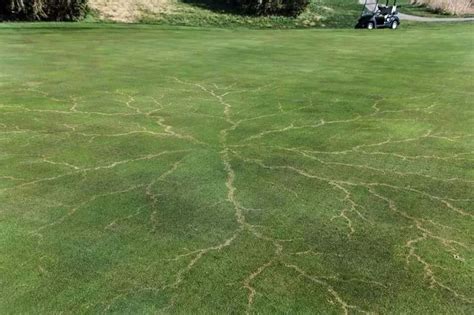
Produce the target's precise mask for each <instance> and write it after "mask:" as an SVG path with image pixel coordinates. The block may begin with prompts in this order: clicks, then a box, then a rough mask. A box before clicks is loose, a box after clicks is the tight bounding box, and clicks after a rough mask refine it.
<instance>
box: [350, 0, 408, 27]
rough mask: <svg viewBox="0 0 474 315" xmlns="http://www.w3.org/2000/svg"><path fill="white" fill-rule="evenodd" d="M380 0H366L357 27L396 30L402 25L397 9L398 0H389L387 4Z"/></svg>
mask: <svg viewBox="0 0 474 315" xmlns="http://www.w3.org/2000/svg"><path fill="white" fill-rule="evenodd" d="M379 2H380V0H365V3H364V9H363V11H362V14H361V16H360V18H359V22H358V23H357V25H356V28H367V29H369V30H372V29H374V28H391V29H392V30H396V29H397V28H398V26H399V25H400V18H399V17H398V11H397V0H392V2H393V4H392V5H389V2H391V0H387V1H386V2H385V5H383V4H379Z"/></svg>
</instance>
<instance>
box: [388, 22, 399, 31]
mask: <svg viewBox="0 0 474 315" xmlns="http://www.w3.org/2000/svg"><path fill="white" fill-rule="evenodd" d="M398 25H400V24H399V23H398V21H397V20H395V21H393V22H392V25H390V28H391V29H392V30H396V29H397V28H398Z"/></svg>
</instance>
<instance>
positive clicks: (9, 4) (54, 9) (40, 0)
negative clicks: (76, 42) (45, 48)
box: [0, 0, 87, 21]
mask: <svg viewBox="0 0 474 315" xmlns="http://www.w3.org/2000/svg"><path fill="white" fill-rule="evenodd" d="M0 1H1V2H2V4H0V16H1V17H2V18H3V19H8V20H46V21H76V20H80V19H81V18H83V17H84V16H85V14H86V12H87V0H0Z"/></svg>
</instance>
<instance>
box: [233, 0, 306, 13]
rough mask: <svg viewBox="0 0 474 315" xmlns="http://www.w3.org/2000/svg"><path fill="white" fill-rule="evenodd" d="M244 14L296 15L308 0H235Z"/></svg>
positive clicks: (301, 10)
mask: <svg viewBox="0 0 474 315" xmlns="http://www.w3.org/2000/svg"><path fill="white" fill-rule="evenodd" d="M235 1H236V3H237V5H238V6H239V7H240V8H241V9H242V10H243V12H244V13H246V14H253V15H285V16H297V15H298V14H300V13H301V12H303V10H304V9H305V8H306V7H307V6H308V4H309V2H310V0H235Z"/></svg>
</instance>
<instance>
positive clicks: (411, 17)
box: [399, 13, 474, 22]
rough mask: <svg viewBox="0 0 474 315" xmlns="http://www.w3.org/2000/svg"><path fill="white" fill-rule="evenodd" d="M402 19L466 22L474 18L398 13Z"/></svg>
mask: <svg viewBox="0 0 474 315" xmlns="http://www.w3.org/2000/svg"><path fill="white" fill-rule="evenodd" d="M399 16H400V19H401V20H402V21H416V22H467V21H474V18H430V17H422V16H416V15H409V14H403V13H400V14H399Z"/></svg>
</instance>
